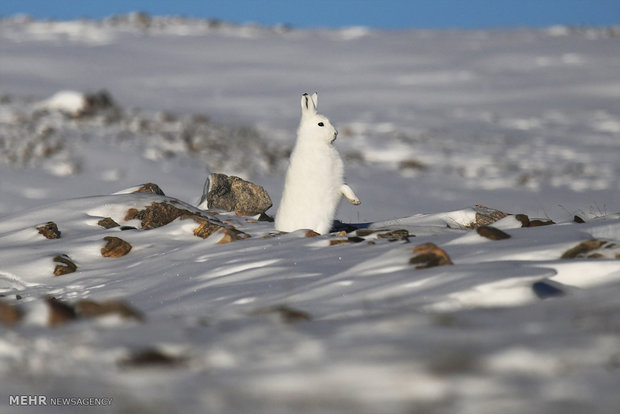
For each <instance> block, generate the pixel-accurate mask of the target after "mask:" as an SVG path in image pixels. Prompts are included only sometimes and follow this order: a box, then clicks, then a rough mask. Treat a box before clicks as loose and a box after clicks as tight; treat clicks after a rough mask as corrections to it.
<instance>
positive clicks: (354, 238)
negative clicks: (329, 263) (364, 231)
mask: <svg viewBox="0 0 620 414" xmlns="http://www.w3.org/2000/svg"><path fill="white" fill-rule="evenodd" d="M363 241H364V239H363V238H361V237H357V236H352V237H347V238H346V239H335V240H330V241H329V245H330V246H336V245H338V244H345V243H361V242H363Z"/></svg>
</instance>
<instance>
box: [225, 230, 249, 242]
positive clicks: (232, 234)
mask: <svg viewBox="0 0 620 414" xmlns="http://www.w3.org/2000/svg"><path fill="white" fill-rule="evenodd" d="M219 233H222V234H224V237H222V238H221V239H220V241H218V242H217V244H226V243H230V242H234V241H237V240H243V239H247V238H248V237H250V235H249V234H246V233H244V232H242V231H239V230H237V229H234V228H227V227H222V229H221V230H220V231H219Z"/></svg>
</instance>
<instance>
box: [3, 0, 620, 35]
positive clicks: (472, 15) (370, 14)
mask: <svg viewBox="0 0 620 414" xmlns="http://www.w3.org/2000/svg"><path fill="white" fill-rule="evenodd" d="M132 11H143V12H147V13H149V14H151V15H182V16H187V17H202V18H215V19H220V20H224V21H229V22H234V23H246V22H253V23H258V24H262V25H274V24H289V25H291V26H293V27H304V28H312V27H343V26H368V27H374V28H379V29H406V28H433V29H437V28H440V29H449V28H462V29H478V28H502V27H545V26H553V25H567V26H575V25H588V26H610V25H620V0H176V1H170V0H107V1H91V0H2V1H1V2H0V16H11V15H14V14H28V15H31V16H33V17H37V18H41V19H55V20H67V19H78V18H101V17H107V16H111V15H114V14H119V13H129V12H132Z"/></svg>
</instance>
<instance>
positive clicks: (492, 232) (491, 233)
mask: <svg viewBox="0 0 620 414" xmlns="http://www.w3.org/2000/svg"><path fill="white" fill-rule="evenodd" d="M476 231H477V232H478V234H479V235H481V236H482V237H486V238H487V239H490V240H504V239H509V238H510V234H508V233H504V232H503V231H501V230H500V229H498V228H495V227H491V226H480V227H478V228H477V229H476Z"/></svg>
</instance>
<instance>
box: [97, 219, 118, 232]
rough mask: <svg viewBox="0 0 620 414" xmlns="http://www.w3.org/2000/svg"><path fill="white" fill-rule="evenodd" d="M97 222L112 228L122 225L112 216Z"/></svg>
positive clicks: (106, 227)
mask: <svg viewBox="0 0 620 414" xmlns="http://www.w3.org/2000/svg"><path fill="white" fill-rule="evenodd" d="M97 224H98V225H99V226H101V227H103V228H104V229H111V228H114V227H120V224H118V223H117V222H115V221H114V220H113V219H112V217H106V218H102V219H101V220H99V221H98V222H97Z"/></svg>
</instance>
